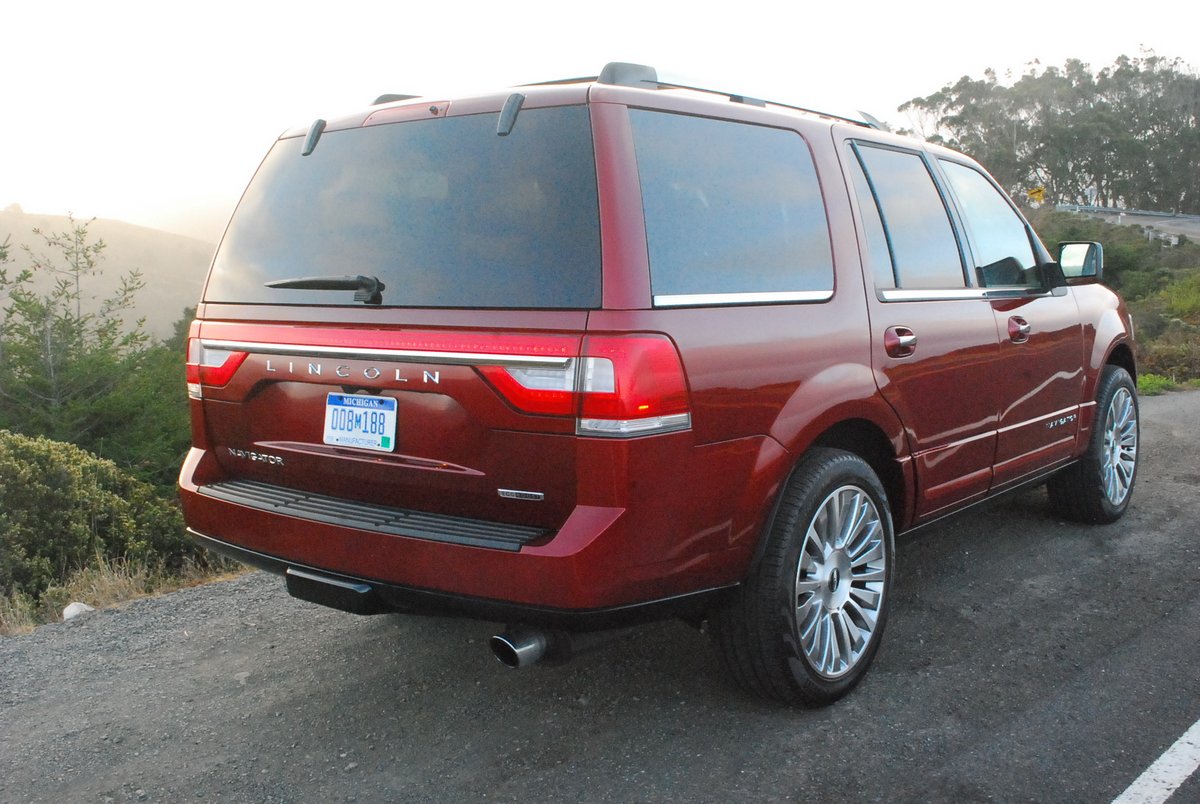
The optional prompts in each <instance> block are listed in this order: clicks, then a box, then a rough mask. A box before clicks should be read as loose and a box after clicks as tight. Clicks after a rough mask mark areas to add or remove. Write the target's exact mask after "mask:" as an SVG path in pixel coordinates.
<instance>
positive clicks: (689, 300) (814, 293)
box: [654, 290, 833, 307]
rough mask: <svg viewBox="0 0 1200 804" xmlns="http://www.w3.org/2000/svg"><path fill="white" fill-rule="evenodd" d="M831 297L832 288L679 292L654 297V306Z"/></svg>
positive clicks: (768, 302) (772, 301)
mask: <svg viewBox="0 0 1200 804" xmlns="http://www.w3.org/2000/svg"><path fill="white" fill-rule="evenodd" d="M832 298H833V291H832V290H780V291H769V292H764V293H681V294H671V295H658V296H655V297H654V306H655V307H699V306H703V305H719V304H780V303H783V302H823V301H829V300H830V299H832Z"/></svg>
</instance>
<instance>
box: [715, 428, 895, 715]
mask: <svg viewBox="0 0 1200 804" xmlns="http://www.w3.org/2000/svg"><path fill="white" fill-rule="evenodd" d="M894 564H895V548H894V536H893V530H892V519H891V513H890V509H889V508H888V503H887V494H886V493H885V492H884V490H883V486H882V485H881V484H880V482H879V478H878V477H876V475H875V472H874V471H872V469H871V467H870V466H869V465H868V464H867V463H866V461H864V460H863V459H861V458H859V457H858V456H857V455H854V454H852V453H849V452H843V451H841V450H834V449H825V448H818V449H814V450H812V451H811V452H810V453H809V454H808V455H807V456H806V457H805V458H804V460H802V461H801V463H800V464H799V465H798V466H797V468H796V470H795V471H794V472H793V474H792V477H791V479H790V480H789V481H788V484H787V487H786V488H785V489H784V491H783V496H782V498H781V500H780V502H779V506H778V510H777V511H776V513H775V516H774V520H773V522H772V523H771V525H770V529H769V531H768V533H767V536H766V543H765V545H764V550H763V552H762V555H761V557H760V558H759V560H758V561H757V562H756V563H755V565H754V567H753V569H752V570H751V573H750V576H749V577H748V578H747V579H746V582H745V583H743V584H742V585H741V586H740V587H738V588H737V589H735V590H733V592H732V593H731V596H730V598H729V599H728V600H727V601H726V602H725V604H724V605H723V606H722V607H721V608H720V609H718V610H717V611H715V612H713V614H712V616H711V617H710V621H709V624H710V626H711V630H712V634H713V638H714V641H715V643H716V646H717V652H718V654H719V656H720V657H721V661H722V664H724V666H725V668H726V670H727V671H728V672H729V674H730V675H731V676H732V678H733V679H734V681H735V682H737V683H738V684H739V685H740V686H742V687H744V688H746V689H748V690H749V691H751V692H753V693H756V694H758V695H760V696H763V697H766V698H773V699H776V700H780V701H784V702H786V703H791V704H801V705H806V706H822V705H825V704H829V703H832V702H833V701H835V700H837V699H838V698H840V697H842V696H843V695H845V694H846V693H847V692H849V691H850V690H851V689H853V688H854V685H856V684H857V683H858V682H859V680H860V679H861V678H862V677H863V674H864V673H866V671H867V667H868V666H869V665H870V664H871V660H872V659H873V658H874V656H875V652H876V651H877V650H878V648H879V642H880V639H881V637H882V635H883V628H884V624H885V623H886V620H887V605H888V602H889V598H890V589H891V580H892V568H893V566H894Z"/></svg>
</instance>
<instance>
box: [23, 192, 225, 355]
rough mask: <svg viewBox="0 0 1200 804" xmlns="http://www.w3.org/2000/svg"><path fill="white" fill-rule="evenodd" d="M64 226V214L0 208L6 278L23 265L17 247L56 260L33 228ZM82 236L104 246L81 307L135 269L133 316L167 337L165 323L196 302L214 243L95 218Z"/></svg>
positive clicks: (58, 229)
mask: <svg viewBox="0 0 1200 804" xmlns="http://www.w3.org/2000/svg"><path fill="white" fill-rule="evenodd" d="M86 220H87V219H86V218H85V219H82V221H79V220H77V222H83V221H86ZM70 228H71V225H70V222H69V221H68V219H67V218H66V216H61V215H36V214H30V213H26V212H22V211H20V210H19V209H16V208H14V207H10V208H8V209H5V210H0V242H3V241H4V238H5V237H8V238H9V254H8V256H9V258H10V261H9V263H8V264H7V265H6V266H5V267H6V268H7V269H8V272H9V275H10V276H12V275H14V274H15V273H16V272H17V271H19V270H20V269H21V268H27V267H29V256H28V255H27V254H26V253H25V252H24V250H23V249H21V246H22V245H28V246H30V247H31V248H32V249H33V250H34V251H35V252H36V253H40V254H44V255H46V256H47V257H51V258H57V257H58V256H59V253H58V252H55V251H53V250H51V249H48V248H46V246H45V241H44V240H42V238H40V237H38V236H37V235H35V234H34V233H33V230H34V229H40V230H42V231H43V232H45V233H46V234H52V233H55V232H68V231H70ZM88 234H89V236H90V239H91V240H92V241H93V242H94V241H95V240H96V239H100V240H103V241H104V244H105V248H104V251H102V252H101V257H102V259H101V261H100V266H99V267H100V273H99V274H98V275H96V276H93V277H89V278H88V279H87V280H85V282H86V284H85V285H84V304H85V306H86V305H87V303H88V301H89V300H94V299H103V298H107V297H108V296H110V295H111V294H112V293H113V291H114V290H116V288H117V287H118V286H119V285H120V281H121V277H122V276H124V275H125V274H128V273H129V272H130V271H131V270H132V269H135V268H136V269H138V270H139V271H141V273H142V279H143V280H144V281H145V283H146V286H145V287H144V288H142V290H141V291H140V292H139V293H138V295H137V308H136V311H135V313H136V316H138V317H145V319H146V331H147V332H149V333H150V334H151V335H153V336H155V337H165V336H167V335H169V334H170V332H171V325H172V324H174V323H175V322H176V321H178V320H179V318H180V317H181V316H182V315H183V311H184V309H185V308H187V307H191V306H192V305H194V304H195V303H196V301H197V300H198V299H199V298H200V288H201V285H202V284H203V283H204V276H205V274H206V273H207V271H208V264H209V262H210V261H211V260H212V254H213V250H214V249H215V245H214V244H212V243H205V242H204V241H202V240H193V239H192V238H190V237H183V236H181V235H176V234H171V233H170V232H163V231H159V230H158V229H148V228H146V227H144V226H134V225H133V224H130V223H123V222H121V221H112V220H104V219H101V218H98V219H96V220H95V221H93V222H92V223H90V224H89V225H88ZM35 281H36V282H38V284H39V286H41V285H47V286H48V285H49V284H50V282H51V281H52V280H51V279H50V278H49V277H45V276H35Z"/></svg>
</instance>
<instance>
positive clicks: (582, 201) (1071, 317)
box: [180, 64, 1138, 703]
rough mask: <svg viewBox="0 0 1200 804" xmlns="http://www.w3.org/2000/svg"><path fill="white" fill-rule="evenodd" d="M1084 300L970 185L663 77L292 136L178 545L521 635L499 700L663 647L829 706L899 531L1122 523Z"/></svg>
mask: <svg viewBox="0 0 1200 804" xmlns="http://www.w3.org/2000/svg"><path fill="white" fill-rule="evenodd" d="M1101 272H1102V253H1101V250H1100V247H1099V245H1098V244H1094V243H1076V244H1067V245H1065V246H1064V247H1063V252H1062V254H1061V255H1059V259H1058V260H1057V261H1056V260H1055V259H1054V258H1053V257H1051V255H1049V254H1048V253H1047V252H1046V249H1045V248H1044V247H1043V245H1042V244H1041V242H1039V240H1038V238H1037V236H1036V235H1035V234H1034V233H1033V231H1032V229H1031V228H1030V226H1029V224H1028V223H1027V222H1026V221H1025V220H1024V218H1023V217H1022V216H1021V214H1020V212H1019V211H1018V210H1017V209H1016V208H1015V207H1014V206H1013V205H1012V203H1011V202H1010V201H1009V199H1008V198H1007V196H1006V195H1005V194H1004V193H1003V192H1002V191H1001V190H1000V188H999V187H998V186H997V185H996V183H995V182H994V181H993V180H992V179H991V178H990V177H989V176H988V175H987V173H986V172H984V170H983V169H982V168H981V167H980V166H979V165H978V164H976V163H975V162H974V161H972V160H971V159H969V158H967V157H965V156H963V155H962V154H959V153H955V152H953V151H950V150H947V149H945V148H940V147H936V146H933V145H929V144H925V143H920V142H916V141H913V140H911V139H906V138H903V137H899V136H895V135H892V134H889V133H885V132H883V131H879V130H876V129H874V128H872V127H870V126H868V125H865V124H862V123H859V122H855V121H853V120H846V119H841V118H838V117H833V116H830V115H825V114H820V113H816V112H812V111H808V110H804V109H797V108H794V107H789V106H785V105H781V104H775V103H767V102H762V101H758V100H755V99H752V98H747V97H744V96H740V95H730V94H725V93H718V92H712V91H707V90H697V89H694V88H687V87H679V86H676V85H671V84H667V83H664V82H661V81H659V80H658V77H657V75H656V73H655V71H654V70H653V69H652V68H649V67H644V66H640V65H630V64H610V65H608V66H607V67H605V69H604V71H603V72H602V73H601V75H600V76H599V77H598V78H596V79H578V80H573V81H566V82H553V83H550V84H545V85H534V86H523V87H518V88H515V89H513V90H508V91H505V92H501V93H497V94H489V95H480V96H471V97H464V98H453V99H439V98H433V99H430V98H411V97H404V96H385V97H384V98H381V99H380V102H378V103H377V104H376V105H373V106H371V107H369V108H367V109H366V110H365V111H362V112H359V113H357V114H354V115H351V116H349V117H344V118H341V119H337V120H330V121H328V122H326V121H324V120H318V121H317V122H316V123H314V124H313V125H312V126H311V127H307V128H304V129H296V130H294V131H289V132H286V133H285V134H284V135H283V136H282V137H280V139H279V140H278V141H277V142H276V143H275V145H274V147H273V148H272V149H271V151H270V152H269V153H268V154H267V156H266V158H265V160H264V161H263V163H262V166H261V167H260V168H259V169H258V172H257V174H256V176H255V177H254V179H253V181H252V182H251V184H250V186H249V188H248V189H247V190H246V193H245V195H244V196H243V198H242V200H241V203H240V204H239V206H238V208H237V211H236V213H235V214H234V216H233V219H232V221H231V223H230V224H229V228H228V230H227V232H226V234H225V237H224V239H223V242H222V243H221V246H220V248H219V250H218V251H217V254H216V257H215V259H214V262H213V266H212V270H211V273H210V276H209V278H208V282H207V285H206V287H205V289H204V296H203V299H202V301H201V303H200V306H199V308H198V311H197V318H196V321H195V323H194V324H193V325H192V329H191V339H190V342H189V347H188V369H187V370H188V393H189V395H190V397H191V410H192V430H193V433H192V435H193V439H194V447H193V449H192V450H191V452H190V454H189V455H188V457H187V461H186V463H185V464H184V466H183V470H182V474H181V476H180V489H181V493H182V498H183V506H184V510H185V513H186V517H187V521H188V524H189V526H190V529H191V532H192V533H193V534H194V535H195V537H196V538H198V539H200V540H201V541H202V542H203V543H205V544H206V545H208V546H210V547H212V548H213V549H215V550H218V551H221V552H223V553H227V554H231V555H233V556H235V557H237V558H238V559H240V560H243V561H245V562H248V563H250V564H253V565H257V566H260V567H265V568H267V569H269V570H273V571H275V572H278V573H281V574H283V575H284V576H285V577H286V581H287V587H288V590H289V591H290V592H291V593H292V594H293V595H296V596H297V597H300V598H304V599H306V600H312V601H316V602H320V603H324V604H327V605H330V606H334V607H336V608H340V609H344V610H348V611H353V612H359V613H372V612H380V611H400V612H421V613H437V614H448V615H465V616H470V617H477V618H480V619H485V620H493V621H503V622H507V623H509V624H510V628H509V630H508V631H507V632H506V633H504V634H502V635H500V636H497V637H495V638H494V639H493V649H494V650H495V651H496V654H497V656H498V657H499V658H500V659H501V660H502V661H505V662H506V663H507V664H510V665H513V666H519V665H523V664H527V663H529V662H532V661H536V660H537V659H539V658H542V657H544V656H551V657H555V656H557V657H563V656H565V655H567V654H569V653H570V652H571V650H572V646H573V645H577V644H578V636H579V635H580V634H581V633H582V632H603V631H608V630H610V629H615V628H618V627H623V626H626V625H630V624H634V623H638V622H642V621H646V620H651V619H656V618H662V617H668V616H678V617H683V618H685V619H688V620H689V621H692V622H695V623H701V622H705V621H706V622H707V623H708V624H709V628H710V630H711V632H712V634H713V636H714V637H715V641H716V644H717V646H718V651H719V653H720V655H721V657H722V659H723V661H724V663H725V665H726V666H727V667H728V668H729V670H730V671H731V674H732V676H733V677H734V678H735V679H736V680H737V681H738V682H740V683H741V684H742V685H744V686H745V687H747V688H749V689H751V690H753V691H755V692H757V693H760V694H762V695H766V696H770V697H774V698H779V699H783V700H786V701H794V702H801V703H824V702H828V701H831V700H833V699H835V698H837V697H839V696H840V695H842V694H844V693H845V692H846V691H848V690H849V689H850V688H851V687H852V686H853V685H854V684H855V683H856V682H857V681H858V680H859V679H860V678H861V676H862V674H863V673H864V672H865V670H866V668H867V666H868V665H869V663H870V661H871V658H872V656H873V655H874V653H875V651H876V649H877V648H878V646H879V641H880V637H881V635H882V632H883V628H884V622H885V620H886V617H887V611H888V602H889V601H888V597H889V588H890V584H891V581H892V575H893V567H894V562H893V535H894V533H896V532H902V531H906V530H909V529H912V528H914V527H917V526H919V525H923V524H925V523H928V522H931V521H933V520H935V519H938V518H939V517H942V516H944V515H946V514H949V513H951V512H953V511H957V510H959V509H962V508H964V507H966V506H969V505H970V504H972V503H975V502H978V501H980V500H983V499H985V498H988V497H990V496H992V495H994V494H997V493H999V492H1002V491H1005V490H1009V489H1013V488H1016V487H1018V486H1024V485H1028V484H1031V483H1041V482H1045V483H1047V484H1048V487H1049V493H1050V500H1051V502H1052V504H1053V505H1054V506H1055V508H1056V509H1057V510H1059V511H1060V512H1061V513H1063V514H1066V515H1069V516H1071V517H1073V518H1075V519H1079V520H1084V521H1089V522H1109V521H1112V520H1115V519H1116V518H1117V517H1119V516H1121V514H1122V513H1123V512H1124V510H1125V508H1126V506H1128V504H1129V499H1130V492H1131V490H1132V487H1133V483H1134V476H1135V473H1136V469H1137V457H1138V427H1137V393H1136V388H1135V386H1134V382H1133V377H1134V374H1135V369H1134V358H1133V349H1132V339H1133V334H1132V328H1131V325H1130V321H1129V317H1128V315H1127V313H1126V311H1125V308H1124V305H1123V304H1122V302H1121V300H1120V299H1119V298H1118V297H1117V296H1116V294H1114V293H1113V292H1111V291H1110V290H1108V289H1107V288H1105V287H1104V286H1102V285H1101V284H1099V280H1100V277H1101Z"/></svg>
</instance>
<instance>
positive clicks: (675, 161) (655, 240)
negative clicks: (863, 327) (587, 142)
mask: <svg viewBox="0 0 1200 804" xmlns="http://www.w3.org/2000/svg"><path fill="white" fill-rule="evenodd" d="M629 118H630V121H631V123H632V126H633V137H634V146H635V148H636V152H637V162H638V174H639V176H640V178H641V184H642V206H643V209H644V212H645V217H646V239H647V245H648V248H649V256H650V276H651V283H652V287H653V291H654V296H655V301H656V302H658V303H664V302H665V303H682V302H684V301H686V299H685V297H695V296H705V295H710V294H712V295H722V294H747V293H755V294H764V293H772V294H780V300H786V298H787V294H789V293H805V292H811V291H831V290H833V256H832V251H831V247H830V243H829V224H828V222H827V220H826V217H825V204H824V202H823V200H822V197H821V187H820V184H819V182H818V181H817V172H816V169H815V167H814V166H813V160H812V155H811V153H810V152H809V150H808V144H807V143H806V142H805V141H804V139H803V138H801V137H800V135H798V134H796V133H794V132H791V131H784V130H782V129H776V128H768V127H764V126H755V125H749V124H745V123H735V122H730V121H724V120H710V119H707V118H703V117H691V116H687V115H679V114H668V113H663V112H654V111H647V110H639V109H631V110H630V112H629ZM672 297H673V298H672ZM697 301H701V302H703V301H708V300H706V299H698V300H697ZM714 301H716V300H715V299H714Z"/></svg>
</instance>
